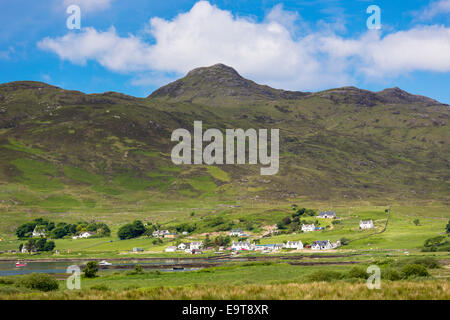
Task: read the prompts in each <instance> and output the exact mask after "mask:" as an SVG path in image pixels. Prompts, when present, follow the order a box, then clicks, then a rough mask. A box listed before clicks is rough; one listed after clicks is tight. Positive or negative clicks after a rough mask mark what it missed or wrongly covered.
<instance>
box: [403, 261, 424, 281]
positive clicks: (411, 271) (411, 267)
mask: <svg viewBox="0 0 450 320" xmlns="http://www.w3.org/2000/svg"><path fill="white" fill-rule="evenodd" d="M402 275H403V278H414V277H428V276H429V275H430V274H429V273H428V271H427V268H425V267H424V266H422V265H420V264H407V265H406V266H404V267H403V268H402Z"/></svg>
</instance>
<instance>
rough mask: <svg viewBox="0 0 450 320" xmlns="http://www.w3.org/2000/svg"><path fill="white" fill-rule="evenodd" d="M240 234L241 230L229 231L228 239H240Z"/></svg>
mask: <svg viewBox="0 0 450 320" xmlns="http://www.w3.org/2000/svg"><path fill="white" fill-rule="evenodd" d="M242 234H243V231H242V229H231V231H230V237H242Z"/></svg>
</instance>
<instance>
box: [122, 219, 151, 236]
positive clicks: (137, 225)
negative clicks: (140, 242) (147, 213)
mask: <svg viewBox="0 0 450 320" xmlns="http://www.w3.org/2000/svg"><path fill="white" fill-rule="evenodd" d="M145 231H146V229H145V227H144V224H143V223H142V221H139V220H136V221H134V222H133V223H130V224H126V225H124V226H121V227H120V228H119V231H117V235H118V236H119V238H120V240H125V239H132V238H137V237H139V236H141V235H143V234H144V233H145Z"/></svg>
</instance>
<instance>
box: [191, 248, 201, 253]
mask: <svg viewBox="0 0 450 320" xmlns="http://www.w3.org/2000/svg"><path fill="white" fill-rule="evenodd" d="M191 254H202V251H201V250H200V249H192V250H191Z"/></svg>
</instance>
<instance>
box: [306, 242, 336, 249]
mask: <svg viewBox="0 0 450 320" xmlns="http://www.w3.org/2000/svg"><path fill="white" fill-rule="evenodd" d="M311 249H312V250H328V249H332V245H331V242H330V240H318V241H314V242H313V244H312V245H311Z"/></svg>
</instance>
